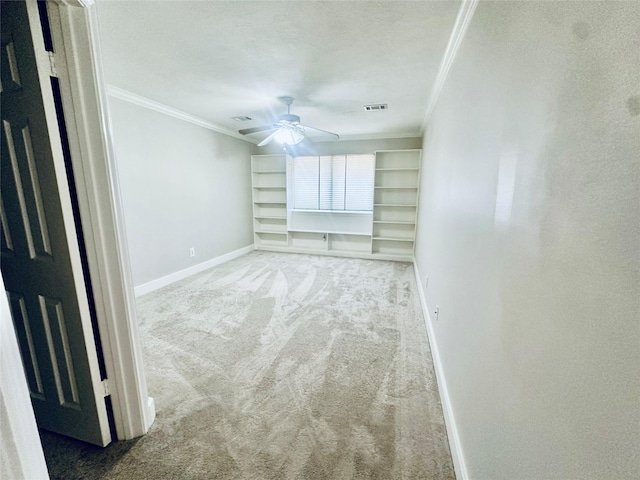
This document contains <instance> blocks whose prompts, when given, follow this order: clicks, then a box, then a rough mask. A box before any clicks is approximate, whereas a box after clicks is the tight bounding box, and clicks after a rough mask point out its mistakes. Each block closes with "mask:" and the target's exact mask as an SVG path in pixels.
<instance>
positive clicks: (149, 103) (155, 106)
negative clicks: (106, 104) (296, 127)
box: [107, 85, 422, 145]
mask: <svg viewBox="0 0 640 480" xmlns="http://www.w3.org/2000/svg"><path fill="white" fill-rule="evenodd" d="M107 93H108V94H109V96H110V97H113V98H118V99H120V100H124V101H125V102H129V103H133V104H134V105H138V106H140V107H143V108H148V109H149V110H153V111H155V112H158V113H163V114H165V115H169V116H170V117H174V118H177V119H179V120H184V121H185V122H190V123H193V124H195V125H198V126H200V127H204V128H208V129H209V130H213V131H215V132H218V133H222V134H224V135H229V136H230V137H235V138H239V139H240V140H244V141H245V142H249V143H253V144H254V145H257V144H258V143H260V141H261V139H259V138H258V139H256V138H254V137H252V136H246V135H241V134H239V133H238V132H236V131H234V130H229V129H228V128H225V127H223V126H221V125H217V124H215V123H213V122H210V121H208V120H205V119H204V118H201V117H197V116H195V115H191V114H190V113H187V112H183V111H182V110H178V109H177V108H173V107H170V106H168V105H165V104H164V103H160V102H156V101H155V100H151V99H150V98H147V97H143V96H142V95H138V94H137V93H133V92H130V91H128V90H125V89H124V88H120V87H116V86H115V85H107ZM421 137H422V133H421V132H412V133H369V134H361V135H359V134H356V135H340V139H339V140H338V139H329V138H323V137H314V136H310V137H309V138H310V139H311V141H313V142H314V143H324V142H339V141H355V140H389V139H391V140H393V139H396V138H421Z"/></svg>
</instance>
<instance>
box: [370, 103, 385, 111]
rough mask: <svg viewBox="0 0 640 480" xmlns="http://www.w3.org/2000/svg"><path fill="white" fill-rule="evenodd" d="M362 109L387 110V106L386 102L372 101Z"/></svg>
mask: <svg viewBox="0 0 640 480" xmlns="http://www.w3.org/2000/svg"><path fill="white" fill-rule="evenodd" d="M364 109H365V110H366V111H367V112H372V111H373V110H388V109H389V107H388V106H387V104H386V103H374V104H371V105H365V106H364Z"/></svg>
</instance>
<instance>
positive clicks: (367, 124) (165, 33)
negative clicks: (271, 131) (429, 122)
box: [98, 0, 460, 141]
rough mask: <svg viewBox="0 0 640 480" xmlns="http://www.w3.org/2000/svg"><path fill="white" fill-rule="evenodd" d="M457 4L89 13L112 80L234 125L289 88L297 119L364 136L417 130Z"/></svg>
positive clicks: (144, 4) (240, 5) (270, 115)
mask: <svg viewBox="0 0 640 480" xmlns="http://www.w3.org/2000/svg"><path fill="white" fill-rule="evenodd" d="M459 6H460V2H459V1H385V2H378V1H329V2H324V1H256V2H254V1H195V2H193V1H138V0H134V1H110V0H100V1H99V2H98V17H99V23H100V25H99V27H100V34H101V39H102V46H103V56H104V71H105V75H106V78H107V82H108V83H109V84H110V85H113V86H116V87H119V88H121V89H124V90H127V91H129V92H132V93H135V94H137V95H141V96H144V97H146V98H149V99H151V100H154V101H156V102H160V103H163V104H165V105H168V106H170V107H173V108H176V109H179V110H182V111H184V112H187V113H189V114H191V115H195V116H197V117H200V118H203V119H205V120H207V121H209V122H211V123H214V124H216V125H219V126H220V127H223V128H226V129H229V130H233V131H237V130H238V129H239V128H249V127H253V126H257V125H262V124H264V123H271V122H272V121H273V120H274V117H275V116H277V115H278V114H281V113H285V111H286V107H285V106H284V105H283V104H281V103H280V102H279V101H278V99H277V97H279V96H285V95H289V96H292V97H295V102H294V104H293V106H292V110H291V111H292V113H295V114H297V115H300V117H301V118H302V123H303V124H306V125H310V126H313V127H317V128H320V129H323V130H330V131H333V132H336V133H338V134H339V135H340V136H341V137H343V138H366V137H392V136H408V135H420V130H421V126H422V122H423V120H424V115H425V111H426V108H427V100H428V97H429V92H430V88H431V85H432V83H433V81H434V79H435V76H436V73H437V70H438V66H439V64H440V61H441V59H442V56H443V54H444V51H445V48H446V46H447V41H448V39H449V35H450V33H451V30H452V28H453V25H454V22H455V18H456V14H457V11H458V8H459ZM369 103H387V104H388V106H389V109H388V110H386V111H374V112H365V111H364V109H363V105H365V104H369ZM237 115H246V116H249V117H251V118H252V119H253V120H252V121H248V122H243V123H238V122H236V121H235V120H233V119H232V118H231V117H234V116H237ZM264 136H265V134H255V135H251V136H250V137H251V138H247V139H248V140H252V141H259V140H260V139H261V138H263V137H264Z"/></svg>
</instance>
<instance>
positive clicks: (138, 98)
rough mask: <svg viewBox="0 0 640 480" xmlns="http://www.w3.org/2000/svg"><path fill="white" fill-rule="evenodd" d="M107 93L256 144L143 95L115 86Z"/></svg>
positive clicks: (235, 133)
mask: <svg viewBox="0 0 640 480" xmlns="http://www.w3.org/2000/svg"><path fill="white" fill-rule="evenodd" d="M107 93H108V94H109V96H110V97H113V98H118V99H120V100H124V101H125V102H129V103H133V104H134V105H138V106H140V107H144V108H148V109H149V110H153V111H155V112H158V113H162V114H164V115H169V116H170V117H174V118H177V119H179V120H183V121H185V122H189V123H193V124H194V125H198V126H200V127H204V128H207V129H209V130H213V131H214V132H218V133H222V134H223V135H228V136H230V137H235V138H239V139H241V140H244V141H245V142H249V143H254V142H251V140H250V139H248V138H246V137H245V136H243V135H240V134H239V133H238V132H234V131H233V130H229V129H227V128H225V127H222V126H220V125H216V124H215V123H212V122H209V121H208V120H205V119H204V118H200V117H196V116H195V115H191V114H189V113H186V112H183V111H182V110H178V109H177V108H173V107H170V106H168V105H165V104H164V103H160V102H156V101H155V100H151V99H150V98H147V97H143V96H142V95H138V94H137V93H133V92H130V91H128V90H125V89H123V88H120V87H116V86H115V85H107Z"/></svg>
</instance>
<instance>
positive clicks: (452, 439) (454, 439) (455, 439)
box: [413, 260, 469, 480]
mask: <svg viewBox="0 0 640 480" xmlns="http://www.w3.org/2000/svg"><path fill="white" fill-rule="evenodd" d="M413 271H414V273H415V275H416V286H417V287H418V295H419V296H420V304H421V305H422V312H423V314H424V323H425V324H426V326H427V333H428V335H429V345H430V347H431V356H432V357H433V366H434V368H435V371H436V378H437V380H438V392H439V393H440V403H441V404H442V412H443V414H444V422H445V425H446V427H447V436H448V437H449V449H450V450H451V458H452V460H453V467H454V468H455V471H456V478H457V479H458V480H468V479H469V473H468V472H467V465H466V462H465V460H464V454H463V452H462V445H461V443H460V436H459V434H458V428H457V426H456V419H455V416H454V414H453V407H452V406H451V401H450V399H449V391H448V390H447V381H446V379H445V376H444V370H443V368H442V362H441V361H440V353H439V351H438V342H437V341H436V335H435V332H434V330H433V323H432V322H431V315H429V312H430V310H429V306H428V305H427V299H426V297H425V294H424V288H423V286H422V282H421V281H420V279H421V278H423V277H422V276H421V275H420V272H419V271H418V265H417V264H416V261H415V260H414V261H413Z"/></svg>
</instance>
